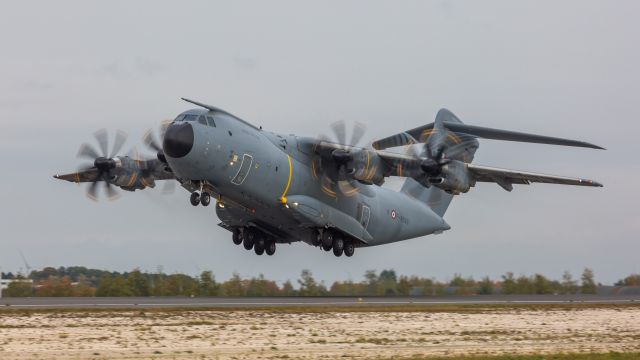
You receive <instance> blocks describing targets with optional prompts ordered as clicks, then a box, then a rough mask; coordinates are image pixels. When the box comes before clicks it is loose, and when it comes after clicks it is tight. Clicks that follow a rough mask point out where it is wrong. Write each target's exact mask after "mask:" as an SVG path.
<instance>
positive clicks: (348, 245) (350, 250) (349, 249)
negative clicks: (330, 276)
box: [344, 241, 356, 257]
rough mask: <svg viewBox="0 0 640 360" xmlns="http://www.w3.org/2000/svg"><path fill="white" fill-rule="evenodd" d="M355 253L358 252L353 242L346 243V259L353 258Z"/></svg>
mask: <svg viewBox="0 0 640 360" xmlns="http://www.w3.org/2000/svg"><path fill="white" fill-rule="evenodd" d="M355 252H356V246H355V245H354V244H353V241H345V242H344V255H345V256H346V257H352V256H353V254H354V253H355Z"/></svg>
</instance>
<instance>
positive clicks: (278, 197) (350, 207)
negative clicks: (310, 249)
mask: <svg viewBox="0 0 640 360" xmlns="http://www.w3.org/2000/svg"><path fill="white" fill-rule="evenodd" d="M186 115H195V117H196V118H197V119H196V120H195V121H194V120H193V119H194V117H190V119H191V121H189V123H190V125H191V126H192V128H193V146H192V147H191V149H190V150H189V151H188V153H187V154H186V155H184V156H180V157H172V156H170V155H169V154H167V151H166V142H165V156H166V159H167V163H168V164H169V166H170V167H171V169H172V170H173V172H174V174H175V176H176V178H178V179H179V180H180V181H181V182H182V183H183V185H184V186H185V187H186V188H187V189H189V190H191V191H197V190H198V189H201V190H202V189H207V191H209V192H211V193H212V194H214V196H215V197H216V198H217V206H216V213H217V215H218V217H219V218H220V220H221V221H222V223H223V226H225V227H228V228H231V227H236V226H255V227H258V228H260V229H262V230H263V231H265V232H267V233H270V234H271V235H273V237H274V238H275V239H276V241H277V242H285V243H290V242H294V241H305V242H307V243H310V244H311V243H313V242H314V237H315V236H316V235H315V234H317V229H319V228H336V229H337V230H340V231H342V232H344V233H345V234H346V235H348V236H350V237H352V238H354V239H357V240H359V241H358V242H357V246H374V245H381V244H386V243H391V242H395V241H400V240H406V239H411V238H416V237H420V236H424V235H429V234H433V233H438V232H441V231H444V230H447V229H449V226H448V225H447V224H446V222H445V221H444V220H443V219H442V217H440V216H438V215H437V214H436V213H435V212H434V211H433V210H432V209H431V207H430V206H429V205H428V204H427V203H425V202H422V201H419V200H417V199H416V198H414V197H411V196H409V195H407V194H405V193H403V192H396V191H393V190H390V189H387V188H384V187H380V186H377V185H365V184H362V183H358V182H356V183H355V184H356V185H355V186H356V188H357V190H356V191H352V192H350V193H349V194H345V193H343V192H340V191H338V189H336V188H333V189H326V187H325V189H324V190H323V188H322V186H321V183H320V182H319V181H318V178H317V175H314V169H312V162H313V158H314V156H315V154H314V153H313V149H312V147H310V146H308V145H309V144H311V143H313V141H314V140H313V139H311V138H303V137H298V136H295V135H281V134H276V133H272V132H267V131H263V130H262V129H259V128H256V127H254V126H253V125H251V124H249V123H246V122H244V121H242V120H240V119H238V118H236V117H234V116H233V115H231V114H228V113H225V112H222V111H209V110H201V109H195V110H189V111H187V112H185V113H183V114H181V115H180V116H179V117H178V118H177V119H176V120H175V121H174V123H172V124H171V125H170V126H169V129H168V130H167V134H169V133H170V131H171V126H179V125H180V123H181V122H184V120H181V119H182V118H184V116H186ZM207 117H208V119H209V122H207V121H206V120H207ZM211 119H213V120H214V121H215V126H214V125H213V124H212V123H211ZM198 120H200V121H198ZM165 141H166V140H165ZM332 192H333V193H332ZM367 215H368V216H367Z"/></svg>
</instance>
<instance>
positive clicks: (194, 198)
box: [189, 192, 200, 206]
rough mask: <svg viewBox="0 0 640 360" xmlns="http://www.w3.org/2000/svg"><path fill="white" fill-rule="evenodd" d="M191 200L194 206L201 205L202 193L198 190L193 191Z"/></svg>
mask: <svg viewBox="0 0 640 360" xmlns="http://www.w3.org/2000/svg"><path fill="white" fill-rule="evenodd" d="M189 200H190V201H191V205H193V206H198V205H200V194H198V193H197V192H192V193H191V197H190V198H189Z"/></svg>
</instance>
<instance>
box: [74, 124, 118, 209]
mask: <svg viewBox="0 0 640 360" xmlns="http://www.w3.org/2000/svg"><path fill="white" fill-rule="evenodd" d="M93 136H94V138H95V139H96V141H97V142H98V147H99V149H100V151H97V150H96V148H95V147H94V146H93V145H91V144H89V143H83V144H82V145H80V149H79V150H78V155H77V157H78V158H84V159H87V160H91V161H93V163H92V164H87V165H85V166H82V167H81V168H82V169H83V170H85V171H92V172H93V174H92V175H94V176H92V177H93V178H94V180H93V181H92V182H91V184H90V185H89V187H87V197H89V198H90V199H91V200H94V201H98V182H100V181H102V182H103V183H104V189H105V193H106V195H107V198H108V199H109V200H116V199H117V198H119V197H120V195H119V194H118V192H117V191H116V189H115V187H114V186H113V185H111V183H110V182H109V179H110V178H111V176H112V174H111V171H112V170H113V169H115V168H116V167H118V166H119V163H120V160H119V159H117V158H116V157H115V156H116V154H117V153H118V152H120V150H122V146H123V145H124V143H125V142H126V141H127V137H128V135H127V134H126V133H125V132H124V131H122V130H118V131H116V137H115V140H114V143H113V148H112V149H111V151H110V152H109V151H108V150H109V134H108V132H107V130H106V129H100V130H98V131H96V132H95V133H93Z"/></svg>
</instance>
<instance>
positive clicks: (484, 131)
mask: <svg viewBox="0 0 640 360" xmlns="http://www.w3.org/2000/svg"><path fill="white" fill-rule="evenodd" d="M444 125H445V127H446V128H447V129H449V130H451V131H453V132H461V133H464V134H468V135H473V136H477V137H480V138H483V139H492V140H504V141H518V142H528V143H536V144H549V145H563V146H576V147H585V148H592V149H601V150H604V148H603V147H600V146H598V145H594V144H590V143H588V142H584V141H578V140H570V139H562V138H557V137H551V136H543V135H535V134H527V133H521V132H516V131H508V130H500V129H491V128H487V127H482V126H473V125H466V124H459V123H444Z"/></svg>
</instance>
